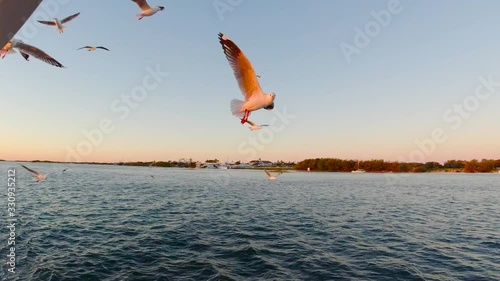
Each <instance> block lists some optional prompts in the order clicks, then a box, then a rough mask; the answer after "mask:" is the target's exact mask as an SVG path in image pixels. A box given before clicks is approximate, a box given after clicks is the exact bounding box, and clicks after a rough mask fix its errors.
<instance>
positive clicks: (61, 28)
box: [38, 13, 80, 33]
mask: <svg viewBox="0 0 500 281" xmlns="http://www.w3.org/2000/svg"><path fill="white" fill-rule="evenodd" d="M79 15H80V13H76V14H74V15H71V16H69V17H66V18H64V19H62V20H59V19H57V18H54V20H51V21H45V20H39V21H38V22H39V23H43V24H46V25H54V26H55V27H56V28H57V30H58V31H59V33H63V31H64V29H65V28H66V26H64V25H63V24H65V23H67V22H70V21H72V20H73V19H75V18H76V17H78V16H79Z"/></svg>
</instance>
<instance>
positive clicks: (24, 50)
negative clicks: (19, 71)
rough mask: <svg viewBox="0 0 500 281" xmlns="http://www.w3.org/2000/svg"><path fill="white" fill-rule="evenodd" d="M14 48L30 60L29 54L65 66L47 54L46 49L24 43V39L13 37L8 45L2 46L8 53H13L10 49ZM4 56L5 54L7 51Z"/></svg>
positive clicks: (57, 65)
mask: <svg viewBox="0 0 500 281" xmlns="http://www.w3.org/2000/svg"><path fill="white" fill-rule="evenodd" d="M13 48H14V49H17V50H19V52H20V53H21V55H22V56H23V57H24V59H26V60H29V56H33V57H35V58H37V59H39V60H41V61H44V62H46V63H48V64H51V65H53V66H56V67H61V68H64V66H63V65H62V64H61V63H60V62H58V61H57V60H55V59H54V58H53V57H51V56H49V55H47V54H46V53H45V52H44V51H42V50H40V49H38V48H37V47H34V46H31V45H28V44H26V43H24V42H23V41H22V40H16V39H12V40H11V41H10V42H9V43H7V45H5V46H4V47H3V48H2V50H4V52H6V53H12V52H11V51H10V50H11V49H13ZM3 56H5V53H4V55H3ZM2 58H3V57H2Z"/></svg>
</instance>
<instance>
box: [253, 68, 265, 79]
mask: <svg viewBox="0 0 500 281" xmlns="http://www.w3.org/2000/svg"><path fill="white" fill-rule="evenodd" d="M266 70H267V69H264V71H262V72H261V73H260V74H257V75H255V76H257V78H260V77H261V75H262V73H264V72H266Z"/></svg>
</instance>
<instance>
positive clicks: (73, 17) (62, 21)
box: [61, 13, 80, 23]
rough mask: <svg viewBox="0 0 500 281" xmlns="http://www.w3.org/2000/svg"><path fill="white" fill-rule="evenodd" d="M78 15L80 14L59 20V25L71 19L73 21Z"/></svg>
mask: <svg viewBox="0 0 500 281" xmlns="http://www.w3.org/2000/svg"><path fill="white" fill-rule="evenodd" d="M79 15H80V13H76V14H74V15H71V16H69V17H66V18H64V19H62V20H61V23H67V22H69V21H72V20H73V19H75V18H76V17H78V16H79Z"/></svg>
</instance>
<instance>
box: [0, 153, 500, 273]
mask: <svg viewBox="0 0 500 281" xmlns="http://www.w3.org/2000/svg"><path fill="white" fill-rule="evenodd" d="M25 164H26V165H27V166H28V167H31V168H33V169H36V170H40V171H42V172H44V173H50V174H49V176H48V178H47V180H45V181H42V182H40V183H35V182H34V181H33V177H32V175H31V174H30V173H29V172H28V171H26V170H24V169H23V168H22V167H21V166H20V163H13V162H0V173H1V175H0V180H1V181H0V185H1V186H2V188H3V189H4V192H2V197H1V198H0V202H1V203H0V208H1V210H2V211H1V214H2V216H3V219H2V222H3V227H2V228H1V231H2V232H3V233H2V234H1V237H3V240H4V241H2V242H0V255H1V256H2V257H3V260H5V261H8V257H7V255H8V254H10V249H9V248H10V246H8V245H7V243H8V237H9V234H10V230H9V228H8V225H9V222H8V221H7V219H8V218H9V217H8V216H7V202H8V194H7V170H8V169H9V168H16V172H17V181H16V191H15V199H16V201H15V204H16V213H15V218H16V219H17V221H16V222H15V235H16V236H15V243H16V244H15V258H16V260H15V263H16V264H15V273H12V272H9V271H8V269H9V268H10V267H11V266H10V265H9V264H7V263H4V262H2V270H1V271H0V279H1V280H500V266H499V265H500V174H437V173H436V174H412V175H404V176H402V175H398V174H393V175H392V177H389V176H391V175H389V174H369V173H366V174H344V173H307V172H289V173H285V174H282V175H280V176H278V178H277V180H276V181H269V180H268V179H267V177H266V175H265V174H264V172H262V171H252V170H206V169H176V168H155V167H152V168H149V167H124V166H102V165H76V164H70V165H63V164H47V163H25ZM64 168H68V170H67V171H66V172H62V170H63V169H64ZM3 260H2V261H3Z"/></svg>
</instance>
